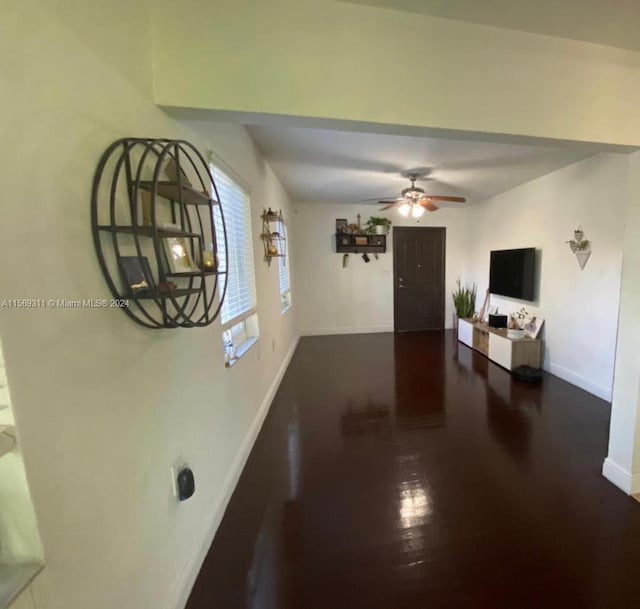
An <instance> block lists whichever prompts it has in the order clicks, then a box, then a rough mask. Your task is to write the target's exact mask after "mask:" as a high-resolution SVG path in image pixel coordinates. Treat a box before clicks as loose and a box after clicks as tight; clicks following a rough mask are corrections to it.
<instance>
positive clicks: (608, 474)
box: [602, 457, 640, 495]
mask: <svg viewBox="0 0 640 609" xmlns="http://www.w3.org/2000/svg"><path fill="white" fill-rule="evenodd" d="M602 475H603V476H604V477H605V478H606V479H607V480H609V482H611V483H613V484H615V485H616V486H617V487H618V488H619V489H621V490H623V491H624V492H625V493H627V495H636V494H638V493H640V474H636V475H635V476H632V475H631V474H630V473H629V472H628V471H627V470H626V469H623V468H622V467H620V466H619V465H618V464H617V463H614V462H613V461H612V460H611V459H610V458H609V457H607V458H606V459H605V460H604V465H603V466H602Z"/></svg>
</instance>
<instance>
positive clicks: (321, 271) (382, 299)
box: [293, 203, 466, 335]
mask: <svg viewBox="0 0 640 609" xmlns="http://www.w3.org/2000/svg"><path fill="white" fill-rule="evenodd" d="M378 208H379V206H375V205H336V204H330V203H299V204H296V206H295V213H294V218H295V220H294V227H295V235H296V246H295V249H294V252H295V255H294V256H293V257H294V259H295V261H296V286H297V288H298V290H297V296H296V298H297V302H298V304H299V315H300V328H301V333H302V334H306V335H315V334H343V333H347V334H348V333H353V332H390V331H392V330H393V254H392V251H393V240H392V239H391V237H389V238H388V239H387V253H386V254H380V255H379V260H375V258H374V257H373V256H371V262H369V263H365V262H364V261H363V260H362V258H361V257H360V256H359V255H354V254H350V255H349V263H348V266H347V268H342V254H336V253H335V251H334V248H333V235H334V234H335V221H336V218H347V219H348V220H349V222H350V223H351V222H356V216H357V214H358V213H359V214H360V215H361V218H362V220H361V222H362V224H364V223H365V222H366V221H367V220H368V219H369V217H370V216H379V215H384V216H386V217H388V218H390V219H391V221H392V222H393V224H394V225H395V226H441V227H445V228H446V229H447V234H446V275H445V281H446V286H445V287H446V289H445V303H446V312H445V324H446V326H447V327H451V324H452V319H453V304H452V301H451V291H452V290H453V289H454V288H455V281H456V278H457V277H459V276H460V275H462V272H463V269H464V254H465V236H466V224H465V213H466V212H465V211H464V209H448V208H444V207H443V208H441V209H440V210H438V211H437V212H433V213H429V212H427V213H425V214H424V216H423V217H422V218H421V219H420V221H419V223H418V222H417V221H415V220H412V219H407V218H403V217H402V216H401V215H400V214H399V213H398V212H397V211H396V210H392V211H389V212H386V213H384V214H380V213H379V212H378Z"/></svg>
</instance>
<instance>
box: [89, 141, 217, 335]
mask: <svg viewBox="0 0 640 609" xmlns="http://www.w3.org/2000/svg"><path fill="white" fill-rule="evenodd" d="M219 201H220V199H219V196H218V192H217V189H216V185H215V182H214V180H213V176H212V175H211V172H210V171H209V166H208V164H207V162H206V161H205V160H204V158H203V157H202V155H201V154H200V153H199V152H198V150H197V149H196V148H195V147H194V146H193V145H192V144H190V143H189V142H186V141H183V140H166V139H148V138H125V139H121V140H117V141H116V142H114V143H113V144H111V146H109V148H107V150H106V151H105V153H104V154H103V155H102V158H101V159H100V163H99V164H98V168H97V170H96V174H95V177H94V181H93V192H92V197H91V228H92V232H93V241H94V244H95V249H96V254H97V256H98V261H99V263H100V268H101V269H102V272H103V274H104V277H105V280H106V282H107V285H108V286H109V289H110V290H111V293H112V294H113V296H114V298H116V299H118V300H119V301H126V302H127V303H128V306H125V307H122V308H123V310H124V311H125V312H126V313H127V315H129V317H131V318H132V319H134V320H135V321H136V322H138V323H140V324H142V325H143V326H146V327H148V328H180V327H182V328H193V327H201V326H207V325H209V324H210V323H212V322H213V321H214V320H215V318H216V317H217V316H218V313H219V312H220V307H221V306H222V302H223V300H224V295H225V291H226V274H227V260H228V256H227V249H226V247H227V246H226V243H227V239H226V230H225V225H224V215H223V213H222V207H221V206H220V203H219Z"/></svg>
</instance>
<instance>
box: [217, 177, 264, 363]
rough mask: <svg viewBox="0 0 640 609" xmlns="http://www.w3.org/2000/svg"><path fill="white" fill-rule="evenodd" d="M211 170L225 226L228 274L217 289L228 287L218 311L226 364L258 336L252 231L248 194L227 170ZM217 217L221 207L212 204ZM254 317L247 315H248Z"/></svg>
mask: <svg viewBox="0 0 640 609" xmlns="http://www.w3.org/2000/svg"><path fill="white" fill-rule="evenodd" d="M211 173H212V174H213V179H214V180H215V184H216V188H217V190H218V195H219V197H220V201H221V205H222V212H223V214H224V222H225V226H226V230H227V252H226V254H227V255H228V256H229V259H228V261H227V274H226V275H221V276H220V293H221V294H222V292H223V290H224V287H225V283H226V286H227V291H226V295H225V300H224V303H223V304H222V309H221V311H220V319H221V321H222V330H223V335H222V339H223V344H224V348H225V359H226V360H227V361H226V363H227V365H231V364H233V363H234V361H235V360H237V358H239V357H240V356H241V355H243V354H244V352H246V350H247V349H248V347H250V346H251V345H252V344H253V343H254V342H255V341H256V339H257V336H258V324H257V316H256V314H255V313H256V282H255V270H254V266H253V239H252V235H253V232H252V230H251V203H250V200H249V195H248V194H247V192H246V190H244V189H243V188H242V187H241V186H240V185H239V184H238V183H237V182H236V181H235V180H234V179H233V178H231V177H230V176H229V175H228V174H227V173H225V172H224V171H222V170H221V169H219V168H218V167H216V166H215V165H212V167H211ZM213 213H214V216H217V217H215V219H216V220H219V219H220V210H219V209H218V208H217V206H216V207H214V210H213ZM224 238H225V237H224V232H223V230H222V223H221V222H216V240H217V241H218V244H219V245H218V257H219V260H220V266H222V267H224V263H225V248H224ZM252 317H254V318H256V319H250V318H252Z"/></svg>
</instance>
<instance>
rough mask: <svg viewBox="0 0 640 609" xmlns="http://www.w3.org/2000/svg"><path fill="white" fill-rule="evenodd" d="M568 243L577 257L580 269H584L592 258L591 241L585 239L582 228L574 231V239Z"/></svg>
mask: <svg viewBox="0 0 640 609" xmlns="http://www.w3.org/2000/svg"><path fill="white" fill-rule="evenodd" d="M566 243H568V244H569V247H570V248H571V251H572V252H573V253H574V254H575V255H576V260H577V261H578V265H579V266H580V269H581V270H582V269H584V267H585V266H586V264H587V261H588V260H589V258H590V256H591V241H589V240H588V239H585V237H584V231H583V230H582V227H581V226H579V227H578V228H577V229H576V230H574V231H573V239H571V240H570V241H566Z"/></svg>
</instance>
